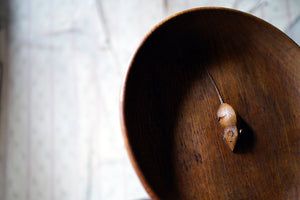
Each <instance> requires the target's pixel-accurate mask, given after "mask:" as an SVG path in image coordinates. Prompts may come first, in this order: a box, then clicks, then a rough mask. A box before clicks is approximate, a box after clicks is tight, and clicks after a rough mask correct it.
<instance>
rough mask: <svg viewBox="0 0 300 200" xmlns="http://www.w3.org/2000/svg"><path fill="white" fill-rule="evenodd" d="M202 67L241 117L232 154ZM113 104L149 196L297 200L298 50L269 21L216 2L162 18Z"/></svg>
mask: <svg viewBox="0 0 300 200" xmlns="http://www.w3.org/2000/svg"><path fill="white" fill-rule="evenodd" d="M205 68H207V69H208V70H209V72H210V73H211V75H212V76H213V77H214V80H215V82H216V84H217V86H218V88H219V90H220V93H221V94H222V97H223V99H224V102H226V103H228V104H230V105H231V106H232V107H233V108H234V109H235V111H236V112H237V114H238V121H239V124H241V128H242V129H243V133H242V134H241V135H240V136H239V141H238V143H237V147H236V150H235V153H232V152H231V151H230V150H229V149H228V147H227V146H226V144H225V143H224V142H223V139H222V137H223V130H222V127H221V126H220V125H219V124H218V121H217V117H216V112H217V110H218V108H219V105H220V103H219V99H218V96H217V94H216V92H215V89H214V87H213V86H212V84H211V82H210V80H209V77H208V75H207V73H206V72H205ZM120 104H121V122H122V131H123V133H124V138H125V143H126V146H127V149H128V152H129V155H130V158H131V161H132V163H133V166H134V168H135V170H136V172H137V174H138V176H139V177H140V179H141V181H142V183H143V185H144V186H145V188H146V190H147V191H148V192H149V194H150V195H151V197H152V198H153V199H299V198H300V194H299V183H300V178H299V174H300V171H299V167H300V159H299V154H300V152H299V136H300V48H299V46H298V45H297V44H296V43H294V42H293V41H292V40H291V39H289V38H288V37H287V36H286V35H285V34H284V33H282V32H281V31H279V30H278V29H276V28H275V27H273V26H272V25H270V24H268V23H266V22H264V21H262V20H260V19H258V18H256V17H254V16H251V15H249V14H245V13H242V12H239V11H234V10H230V9H223V8H222V9H220V8H202V9H194V10H190V11H186V12H183V13H180V14H178V15H176V16H174V17H171V18H169V19H168V20H166V21H165V22H164V23H162V24H161V25H159V26H158V27H156V28H155V29H154V31H152V32H151V33H150V34H149V35H148V36H147V37H146V39H145V40H144V41H143V43H142V44H141V46H140V47H139V49H138V51H137V52H136V54H135V56H134V58H133V60H132V63H131V65H130V68H129V71H128V74H127V76H126V79H125V81H124V88H123V92H122V95H121V102H120Z"/></svg>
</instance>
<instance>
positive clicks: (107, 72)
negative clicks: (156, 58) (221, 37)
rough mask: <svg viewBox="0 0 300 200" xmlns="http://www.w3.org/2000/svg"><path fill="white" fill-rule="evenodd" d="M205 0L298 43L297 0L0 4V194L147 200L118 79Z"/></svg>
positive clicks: (21, 0) (44, 199) (43, 199)
mask: <svg viewBox="0 0 300 200" xmlns="http://www.w3.org/2000/svg"><path fill="white" fill-rule="evenodd" d="M203 6H221V7H228V8H234V9H238V10H242V11H245V12H248V13H251V14H253V15H255V16H258V17H260V18H262V19H264V20H266V21H267V22H269V23H271V24H273V25H274V26H276V27H277V28H279V29H280V30H282V31H283V32H285V33H286V34H288V35H289V36H290V37H291V38H292V39H293V40H294V41H295V42H297V43H298V44H299V43H300V21H299V18H300V1H299V0H200V1H195V0H152V1H146V0H48V1H45V0H0V68H1V73H2V74H1V83H2V84H1V127H0V128H1V131H0V200H19V199H20V200H23V199H24V200H54V199H57V200H99V199H100V200H102V199H103V200H110V199H111V200H114V199H118V200H120V199H121V200H122V199H124V200H128V199H147V198H149V197H148V195H147V193H146V192H145V190H144V189H143V187H142V185H141V184H140V182H139V180H138V178H137V176H136V174H135V172H134V170H133V168H132V166H131V164H130V161H129V159H128V156H127V152H126V150H125V147H124V143H123V138H122V133H121V129H120V122H119V93H120V88H121V83H122V78H123V76H124V74H125V72H126V70H127V68H128V65H129V62H130V59H131V58H132V56H133V53H134V51H135V50H136V48H137V47H138V45H139V43H140V42H141V41H142V39H143V37H144V36H145V35H146V34H147V33H148V32H149V31H150V30H151V28H153V27H154V26H155V25H156V24H157V23H159V22H160V21H161V20H163V19H165V18H166V17H168V16H170V15H172V14H175V13H176V12H179V11H182V10H185V9H189V8H194V7H203Z"/></svg>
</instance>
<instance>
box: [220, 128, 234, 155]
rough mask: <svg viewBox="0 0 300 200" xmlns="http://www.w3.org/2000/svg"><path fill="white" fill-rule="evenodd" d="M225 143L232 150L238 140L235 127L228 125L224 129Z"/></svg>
mask: <svg viewBox="0 0 300 200" xmlns="http://www.w3.org/2000/svg"><path fill="white" fill-rule="evenodd" d="M223 139H224V141H225V143H226V144H227V146H228V147H229V149H230V150H231V151H232V152H233V151H234V148H235V146H236V143H237V141H238V131H237V127H236V126H234V127H230V128H227V129H225V130H224V137H223Z"/></svg>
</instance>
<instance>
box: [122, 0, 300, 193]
mask: <svg viewBox="0 0 300 200" xmlns="http://www.w3.org/2000/svg"><path fill="white" fill-rule="evenodd" d="M208 10H211V11H215V10H219V11H222V12H228V13H237V14H240V15H243V16H246V17H248V18H252V19H254V20H256V21H257V22H259V23H263V24H265V25H266V26H267V27H269V28H271V29H273V30H274V31H275V32H277V33H278V34H280V35H281V36H282V37H285V38H286V39H288V40H290V42H291V43H294V44H295V45H296V46H298V44H297V43H296V42H295V41H294V40H292V39H291V38H290V37H289V36H287V35H286V34H285V33H284V32H282V31H281V30H279V29H278V28H277V27H275V26H273V25H272V24H270V23H269V22H267V21H265V20H263V19H261V18H259V17H256V16H254V15H252V14H250V13H246V12H243V11H240V10H236V9H232V8H226V7H214V6H212V7H196V8H191V9H187V10H183V11H180V12H177V13H175V14H172V15H170V16H168V17H167V18H165V19H164V20H162V21H161V22H159V23H158V24H156V25H155V26H154V27H153V28H152V29H151V30H150V31H149V32H148V33H147V34H146V35H145V36H144V37H143V39H142V40H141V42H140V43H139V45H138V47H137V48H136V50H135V51H134V53H133V55H132V56H131V59H130V63H129V65H128V68H127V70H126V71H125V73H124V74H123V77H122V83H121V88H120V95H119V118H120V123H121V131H122V135H123V139H124V143H125V148H126V150H127V153H128V156H129V159H130V162H131V164H132V166H133V168H134V170H135V172H136V174H137V176H138V178H139V180H140V182H141V183H142V185H143V187H144V188H145V190H146V192H147V193H148V194H149V196H150V197H151V199H159V196H158V195H157V194H156V193H155V191H153V189H152V187H151V185H150V184H149V183H148V181H147V179H146V177H145V176H144V174H143V172H142V170H141V168H140V166H139V165H138V162H137V159H136V158H135V156H134V153H133V150H132V147H131V146H130V142H129V139H128V132H127V126H126V123H125V116H124V115H125V113H124V109H125V94H126V86H127V81H128V76H129V73H130V71H131V68H132V64H133V61H134V60H135V58H136V56H137V53H138V52H139V51H140V49H141V47H142V46H143V44H144V43H145V41H146V40H147V39H148V38H149V37H150V36H151V35H152V34H153V33H154V32H155V31H156V30H157V29H158V28H159V27H161V26H162V25H163V24H165V23H167V22H168V21H170V20H172V19H174V18H177V17H180V16H182V15H184V14H188V13H193V12H199V11H200V12H201V11H208ZM298 47H299V46H298Z"/></svg>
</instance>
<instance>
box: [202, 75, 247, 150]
mask: <svg viewBox="0 0 300 200" xmlns="http://www.w3.org/2000/svg"><path fill="white" fill-rule="evenodd" d="M206 72H207V74H208V76H209V78H210V80H211V82H212V84H213V86H214V88H215V90H216V92H217V94H218V97H219V100H220V106H219V109H218V111H217V118H218V122H219V123H220V125H221V126H222V128H223V130H224V136H223V140H224V141H225V143H226V144H227V145H228V147H229V149H230V150H231V151H232V152H233V151H234V148H235V146H236V143H237V141H238V137H239V133H241V132H242V129H240V130H238V127H237V115H236V112H235V111H234V109H233V108H232V106H231V105H229V104H228V103H224V101H223V99H222V97H221V95H220V92H219V90H218V88H217V86H216V84H215V81H214V80H213V78H212V76H211V75H210V73H209V72H208V70H206Z"/></svg>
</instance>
